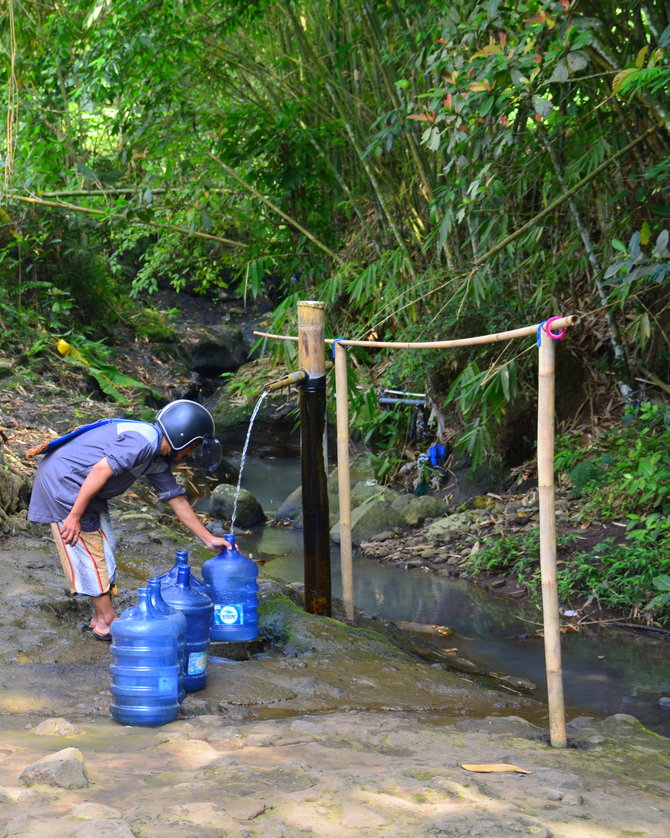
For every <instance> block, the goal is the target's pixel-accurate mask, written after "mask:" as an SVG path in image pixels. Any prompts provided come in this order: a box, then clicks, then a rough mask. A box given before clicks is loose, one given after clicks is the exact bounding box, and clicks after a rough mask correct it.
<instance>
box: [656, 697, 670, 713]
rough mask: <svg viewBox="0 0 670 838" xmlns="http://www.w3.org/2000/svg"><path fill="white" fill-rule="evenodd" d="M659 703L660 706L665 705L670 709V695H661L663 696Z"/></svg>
mask: <svg viewBox="0 0 670 838" xmlns="http://www.w3.org/2000/svg"><path fill="white" fill-rule="evenodd" d="M658 703H659V706H660V707H665V708H666V709H668V710H670V695H664V696H661V698H659V699H658Z"/></svg>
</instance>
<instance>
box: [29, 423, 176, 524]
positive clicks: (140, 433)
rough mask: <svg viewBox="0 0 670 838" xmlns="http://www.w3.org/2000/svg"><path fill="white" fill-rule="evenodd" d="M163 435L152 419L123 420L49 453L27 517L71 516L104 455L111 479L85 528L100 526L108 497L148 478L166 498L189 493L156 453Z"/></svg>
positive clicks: (42, 519)
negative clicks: (88, 477)
mask: <svg viewBox="0 0 670 838" xmlns="http://www.w3.org/2000/svg"><path fill="white" fill-rule="evenodd" d="M160 440H161V434H160V431H159V430H158V428H157V427H156V426H155V425H152V424H150V423H148V422H131V421H127V422H126V421H120V422H112V423H110V424H108V425H100V426H99V427H97V428H92V429H91V430H89V431H85V432H84V433H82V434H80V435H79V436H76V437H73V438H72V439H70V440H68V442H65V443H63V444H62V445H61V446H59V447H58V448H56V449H55V450H54V451H52V452H51V453H49V454H47V455H46V456H45V457H44V459H43V460H42V462H41V463H40V464H39V466H38V468H37V473H36V474H35V480H34V483H33V491H32V495H31V497H30V507H29V509H28V518H29V520H31V521H39V522H43V523H52V522H55V521H63V520H65V518H67V516H68V515H69V514H70V511H71V509H72V506H73V504H74V502H75V500H76V498H77V495H78V494H79V490H80V489H81V485H82V483H83V482H84V480H85V479H86V477H87V476H88V473H89V472H90V471H91V469H92V468H93V466H94V465H95V464H96V463H97V462H99V461H100V460H102V459H103V457H106V458H107V462H108V463H109V465H110V466H111V469H112V477H110V478H109V480H108V481H107V483H105V485H104V486H103V487H102V489H101V490H100V491H99V492H98V494H97V495H96V496H95V497H94V498H93V499H92V500H91V502H90V503H89V505H88V506H87V507H86V511H85V512H84V514H83V515H82V517H81V528H82V530H84V532H92V531H94V530H97V529H98V527H99V526H100V513H101V512H106V511H107V501H108V499H109V498H113V497H116V496H117V495H122V494H123V493H124V492H125V491H126V490H127V489H128V488H129V487H130V486H132V484H133V483H134V482H135V480H137V478H138V477H141V476H144V477H146V478H147V480H148V481H149V482H150V483H151V485H152V486H153V488H154V491H155V492H156V494H157V495H158V497H159V498H160V499H161V500H163V501H168V500H171V499H172V498H174V497H177V495H183V494H185V492H184V489H183V488H182V487H181V486H180V485H179V484H178V483H177V481H176V480H175V478H174V476H173V474H172V472H171V471H170V464H169V462H168V461H167V460H166V458H165V457H163V456H161V455H157V451H158V448H159V446H160Z"/></svg>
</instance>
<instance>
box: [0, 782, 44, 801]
mask: <svg viewBox="0 0 670 838" xmlns="http://www.w3.org/2000/svg"><path fill="white" fill-rule="evenodd" d="M40 798H41V795H40V793H39V792H37V791H35V789H24V788H17V787H15V786H0V803H36V802H37V801H39V800H40Z"/></svg>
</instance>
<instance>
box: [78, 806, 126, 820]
mask: <svg viewBox="0 0 670 838" xmlns="http://www.w3.org/2000/svg"><path fill="white" fill-rule="evenodd" d="M70 816H71V817H73V818H77V820H80V821H102V820H109V819H111V820H120V819H121V818H122V815H121V812H119V810H118V809H114V808H113V807H112V806H105V805H104V804H103V803H80V804H79V805H78V806H75V807H74V808H73V809H72V811H71V812H70Z"/></svg>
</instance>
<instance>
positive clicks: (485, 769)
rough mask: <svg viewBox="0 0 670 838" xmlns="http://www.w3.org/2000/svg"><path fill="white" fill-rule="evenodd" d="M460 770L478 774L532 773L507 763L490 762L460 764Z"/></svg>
mask: <svg viewBox="0 0 670 838" xmlns="http://www.w3.org/2000/svg"><path fill="white" fill-rule="evenodd" d="M461 768H465V770H466V771H476V772H477V773H479V774H491V773H493V772H498V771H516V772H517V774H532V773H533V772H532V771H527V770H526V769H525V768H519V766H518V765H511V764H510V763H507V762H492V763H489V764H488V765H486V764H485V765H465V764H463V763H462V764H461Z"/></svg>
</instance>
